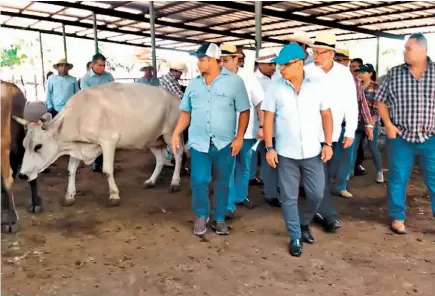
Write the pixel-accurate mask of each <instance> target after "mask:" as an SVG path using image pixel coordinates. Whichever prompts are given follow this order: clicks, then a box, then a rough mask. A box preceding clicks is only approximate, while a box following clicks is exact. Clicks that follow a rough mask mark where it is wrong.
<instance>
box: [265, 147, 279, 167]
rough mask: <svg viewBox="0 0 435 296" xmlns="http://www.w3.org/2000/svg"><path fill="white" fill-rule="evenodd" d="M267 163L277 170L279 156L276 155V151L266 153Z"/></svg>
mask: <svg viewBox="0 0 435 296" xmlns="http://www.w3.org/2000/svg"><path fill="white" fill-rule="evenodd" d="M266 161H267V163H268V164H269V165H270V166H271V167H273V168H274V169H275V168H276V164H277V163H278V154H276V151H275V150H274V149H272V150H269V151H267V152H266Z"/></svg>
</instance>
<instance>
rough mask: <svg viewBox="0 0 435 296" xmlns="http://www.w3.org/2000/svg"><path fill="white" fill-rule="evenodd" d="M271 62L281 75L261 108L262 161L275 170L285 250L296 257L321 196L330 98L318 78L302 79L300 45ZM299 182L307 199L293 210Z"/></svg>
mask: <svg viewBox="0 0 435 296" xmlns="http://www.w3.org/2000/svg"><path fill="white" fill-rule="evenodd" d="M273 61H275V62H276V63H277V64H279V65H280V66H279V67H280V71H281V77H280V78H277V79H274V81H273V83H272V85H271V87H270V88H269V89H268V90H267V96H266V97H265V101H264V103H263V106H262V110H263V111H265V115H264V137H265V143H266V150H267V153H266V159H267V162H268V164H269V165H270V166H272V167H276V168H277V170H278V182H279V186H280V190H281V195H280V198H281V202H282V209H283V216H284V221H285V224H286V227H287V231H288V235H289V237H290V247H289V252H290V254H291V255H292V256H297V257H299V256H301V254H302V243H303V242H305V243H309V244H312V243H314V242H315V240H314V238H313V234H312V233H311V231H310V228H309V224H310V222H311V220H312V219H313V217H314V215H315V214H316V211H317V208H318V206H319V204H320V201H321V200H322V198H323V193H324V189H325V175H324V163H326V162H327V161H328V160H329V159H330V158H331V157H332V153H333V152H332V125H333V124H332V114H331V110H330V108H329V104H330V102H331V99H330V98H328V96H327V95H325V94H324V93H323V89H324V85H323V83H322V82H321V81H320V80H316V79H311V78H310V77H309V76H307V75H305V73H304V50H303V49H302V47H301V46H300V45H298V44H296V43H290V44H287V45H286V46H284V47H283V49H282V50H281V51H280V53H279V56H278V57H276V58H275V59H274V60H273ZM322 127H323V128H322ZM274 131H275V138H276V145H275V146H274V145H273V143H272V137H273V132H274ZM321 142H324V144H323V145H321ZM301 180H302V184H303V186H304V189H305V192H306V196H307V198H306V199H305V200H303V201H302V203H301V207H300V208H299V210H298V195H299V192H298V191H299V183H300V181H301Z"/></svg>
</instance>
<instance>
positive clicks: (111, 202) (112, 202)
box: [109, 198, 121, 207]
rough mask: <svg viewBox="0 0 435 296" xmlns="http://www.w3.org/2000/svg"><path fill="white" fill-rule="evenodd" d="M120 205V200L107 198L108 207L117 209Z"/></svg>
mask: <svg viewBox="0 0 435 296" xmlns="http://www.w3.org/2000/svg"><path fill="white" fill-rule="evenodd" d="M120 204H121V199H120V198H109V207H117V206H119V205H120Z"/></svg>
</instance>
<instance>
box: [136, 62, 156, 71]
mask: <svg viewBox="0 0 435 296" xmlns="http://www.w3.org/2000/svg"><path fill="white" fill-rule="evenodd" d="M146 68H151V69H152V68H154V67H153V65H152V64H151V63H148V62H146V63H145V64H143V66H142V68H140V69H139V71H141V72H143V71H145V69H146Z"/></svg>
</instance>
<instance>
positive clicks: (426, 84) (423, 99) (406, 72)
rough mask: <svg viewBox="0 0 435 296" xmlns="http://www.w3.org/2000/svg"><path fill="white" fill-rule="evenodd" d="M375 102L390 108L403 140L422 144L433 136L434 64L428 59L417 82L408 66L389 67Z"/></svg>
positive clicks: (434, 101)
mask: <svg viewBox="0 0 435 296" xmlns="http://www.w3.org/2000/svg"><path fill="white" fill-rule="evenodd" d="M375 99H376V100H377V101H378V102H381V103H384V104H386V105H387V106H388V107H389V110H390V116H391V121H392V122H393V124H394V125H395V126H397V128H398V129H399V130H400V132H401V133H402V138H403V139H404V140H406V141H409V142H412V143H423V142H424V141H426V140H428V139H429V137H431V136H435V65H434V63H433V62H432V61H431V60H430V58H428V66H427V69H426V71H425V72H424V73H423V75H422V76H421V77H420V79H419V80H417V79H416V77H415V76H414V74H412V72H411V70H410V68H409V66H408V65H407V64H402V65H399V66H396V67H394V68H392V69H391V70H390V71H389V72H388V73H387V75H386V76H385V79H384V81H383V82H382V85H381V88H380V89H379V92H378V94H377V96H376V98H375Z"/></svg>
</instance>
